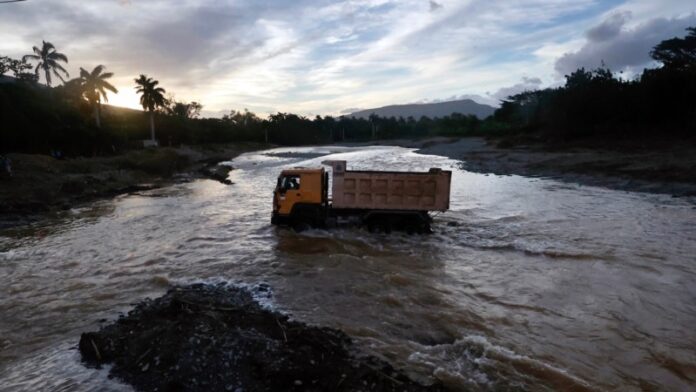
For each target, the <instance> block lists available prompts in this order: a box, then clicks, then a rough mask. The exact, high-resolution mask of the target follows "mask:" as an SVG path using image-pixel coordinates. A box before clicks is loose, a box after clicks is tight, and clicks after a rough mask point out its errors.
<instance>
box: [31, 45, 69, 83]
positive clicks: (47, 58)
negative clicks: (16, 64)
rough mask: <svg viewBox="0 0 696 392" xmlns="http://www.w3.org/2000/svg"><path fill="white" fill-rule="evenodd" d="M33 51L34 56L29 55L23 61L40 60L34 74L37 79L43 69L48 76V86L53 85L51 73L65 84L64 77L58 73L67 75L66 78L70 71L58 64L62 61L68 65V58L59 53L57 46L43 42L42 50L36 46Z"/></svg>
mask: <svg viewBox="0 0 696 392" xmlns="http://www.w3.org/2000/svg"><path fill="white" fill-rule="evenodd" d="M33 49H34V54H28V55H26V56H24V57H22V61H23V62H24V61H27V60H29V59H31V60H38V63H37V64H36V68H35V69H34V73H35V74H36V76H37V78H38V76H39V69H43V70H44V75H45V76H46V85H47V86H50V85H51V72H53V74H54V75H56V76H57V77H58V79H60V80H61V82H65V80H64V79H63V76H61V74H60V73H59V72H58V71H60V72H62V73H63V74H65V77H66V78H67V77H68V76H70V75H69V74H68V71H66V70H65V68H63V66H61V65H60V64H59V63H58V62H59V61H62V62H64V63H67V62H68V58H67V57H66V56H65V55H64V54H63V53H58V52H57V51H56V48H55V46H53V44H52V43H50V42H46V41H43V44H42V46H41V49H39V48H38V47H36V46H34V48H33Z"/></svg>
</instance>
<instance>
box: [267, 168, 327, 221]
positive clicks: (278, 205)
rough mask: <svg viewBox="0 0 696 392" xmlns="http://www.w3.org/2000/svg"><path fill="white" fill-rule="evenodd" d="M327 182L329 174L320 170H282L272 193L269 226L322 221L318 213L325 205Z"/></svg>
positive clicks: (322, 169)
mask: <svg viewBox="0 0 696 392" xmlns="http://www.w3.org/2000/svg"><path fill="white" fill-rule="evenodd" d="M328 182H329V179H328V173H327V172H326V170H324V168H323V167H322V168H319V169H306V168H294V169H288V170H283V171H282V172H281V173H280V176H278V183H277V184H276V188H275V190H274V191H273V216H272V218H271V223H273V224H292V223H294V221H298V220H302V219H304V220H312V221H315V220H317V219H321V218H322V216H321V215H322V214H321V210H322V209H324V207H326V206H327V205H328ZM308 215H311V216H308ZM312 223H313V222H312Z"/></svg>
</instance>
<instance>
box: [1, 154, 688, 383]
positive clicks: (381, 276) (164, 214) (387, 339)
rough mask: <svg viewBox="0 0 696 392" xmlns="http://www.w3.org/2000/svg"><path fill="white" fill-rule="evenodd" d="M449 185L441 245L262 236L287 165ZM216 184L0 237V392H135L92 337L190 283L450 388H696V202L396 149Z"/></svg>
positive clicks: (423, 239) (271, 168) (354, 232)
mask: <svg viewBox="0 0 696 392" xmlns="http://www.w3.org/2000/svg"><path fill="white" fill-rule="evenodd" d="M325 159H345V160H347V161H348V162H349V163H348V164H349V168H354V169H385V170H387V169H389V170H427V169H428V168H430V167H442V168H449V169H451V170H453V171H454V173H453V179H452V181H453V189H452V196H451V200H452V204H451V211H448V212H446V213H442V214H439V215H437V216H435V222H434V225H433V227H434V230H435V233H434V234H432V235H427V236H418V235H412V236H409V235H407V234H401V233H391V234H370V233H368V232H367V231H365V230H360V229H355V228H344V229H338V230H333V231H323V230H310V231H306V232H302V233H294V232H292V231H290V230H286V229H281V228H277V227H273V226H271V225H270V209H271V192H272V189H273V187H274V185H275V178H276V177H277V175H278V173H279V171H280V170H281V168H283V167H292V166H318V165H319V164H320V162H321V161H322V160H325ZM232 163H233V165H234V167H235V168H236V170H234V171H232V172H231V174H230V179H231V180H232V181H233V182H234V183H235V184H234V185H231V186H226V185H223V184H220V183H217V182H213V181H209V180H198V181H194V182H190V183H184V184H178V185H173V186H170V187H167V188H163V189H158V190H154V191H150V192H145V193H142V194H136V195H128V196H123V197H119V198H116V199H114V200H108V201H100V202H95V203H92V204H89V205H87V206H84V207H83V208H79V209H74V210H72V211H69V212H66V213H65V214H63V215H62V216H60V217H56V218H54V219H47V220H45V221H43V222H41V223H39V224H34V225H32V226H31V227H29V228H21V229H12V230H5V231H4V232H0V390H61V391H63V390H65V391H73V390H76V391H90V390H129V387H128V386H125V385H123V384H120V383H119V382H117V381H114V380H109V379H108V378H107V370H106V369H102V370H94V369H86V368H85V367H83V366H82V365H81V363H80V360H79V355H78V352H77V351H76V349H75V347H76V345H77V341H78V340H79V336H80V333H81V332H83V331H87V330H94V329H96V328H98V327H99V326H100V325H101V323H100V319H109V320H111V319H114V318H115V317H117V315H118V313H119V312H125V311H127V310H128V309H129V308H130V306H131V305H130V304H132V303H134V302H136V301H138V300H140V299H142V298H144V297H147V296H150V297H154V296H159V295H161V294H163V293H164V292H165V291H166V289H167V287H168V285H170V284H174V283H189V282H199V281H208V282H218V281H226V282H237V283H240V284H245V285H255V284H259V283H267V284H269V285H270V286H271V288H272V291H273V296H272V298H271V299H270V300H268V301H267V303H268V305H269V306H273V307H276V308H278V309H281V310H284V311H286V312H289V313H291V314H292V315H293V317H295V318H296V319H299V320H302V321H306V322H310V323H316V324H320V325H323V326H330V327H335V328H340V329H342V330H344V331H346V332H347V333H348V334H350V335H351V336H353V337H354V338H355V339H356V342H357V343H358V344H359V345H360V346H361V347H363V348H364V349H366V350H368V351H369V352H371V353H374V354H375V355H379V356H381V357H383V358H385V359H387V360H389V361H390V362H392V363H393V364H394V365H395V366H397V367H400V368H403V369H404V370H405V371H407V372H408V373H409V374H410V375H411V376H412V377H414V378H417V379H420V380H422V381H425V382H427V381H428V380H432V379H434V378H436V379H440V380H442V381H443V382H445V384H446V385H448V386H450V387H452V388H453V389H454V390H458V389H475V390H476V389H480V390H493V389H502V388H513V389H515V388H517V387H521V388H525V389H530V390H568V389H574V390H586V389H587V390H641V389H657V390H668V391H678V390H684V391H686V390H694V389H696V208H695V207H694V206H695V205H696V204H695V203H694V201H693V200H686V199H674V198H670V197H668V196H664V195H651V194H639V193H630V192H620V191H612V190H607V189H603V188H595V187H586V186H578V185H573V184H566V183H560V182H556V181H553V180H547V179H538V178H525V177H517V176H507V177H505V176H493V175H490V176H487V175H482V174H475V173H469V172H466V171H464V170H462V169H460V166H459V162H457V161H453V160H450V159H447V158H443V157H439V156H427V155H420V154H417V153H415V152H414V151H412V150H409V149H404V148H399V147H369V148H347V147H313V148H293V149H290V148H286V149H277V150H273V151H265V152H256V153H248V154H245V155H242V156H240V157H238V158H236V159H234V160H233V162H232Z"/></svg>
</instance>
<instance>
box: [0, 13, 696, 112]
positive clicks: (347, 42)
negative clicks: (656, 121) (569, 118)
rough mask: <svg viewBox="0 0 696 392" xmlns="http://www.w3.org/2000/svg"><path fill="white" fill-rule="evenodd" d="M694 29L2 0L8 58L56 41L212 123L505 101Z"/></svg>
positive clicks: (630, 20)
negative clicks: (154, 86)
mask: <svg viewBox="0 0 696 392" xmlns="http://www.w3.org/2000/svg"><path fill="white" fill-rule="evenodd" d="M688 26H696V3H695V2H693V1H689V0H625V1H622V0H606V1H600V0H347V1H326V0H273V1H270V0H253V1H252V0H249V1H237V0H208V1H204V0H199V1H194V0H177V1H164V0H91V1H84V0H27V1H25V2H19V3H10V4H0V56H3V55H4V56H10V57H14V58H19V57H21V56H22V55H24V54H28V53H30V52H31V48H32V47H33V46H40V45H41V42H42V40H46V41H49V42H51V43H53V44H54V45H55V46H56V48H57V49H58V51H59V52H62V53H64V54H65V55H67V56H68V59H69V63H68V64H67V65H66V69H67V70H68V71H69V72H70V76H71V77H76V76H78V74H79V69H80V67H83V68H86V69H88V70H91V69H92V68H93V67H95V66H97V65H99V64H103V65H104V66H106V68H107V71H110V72H114V77H113V78H112V80H111V81H112V84H114V85H115V86H116V87H117V88H118V90H119V93H118V94H114V95H110V96H109V103H111V104H114V105H119V106H127V107H132V108H138V107H139V105H138V96H137V95H136V93H135V89H134V82H133V79H135V78H137V77H138V75H139V74H146V75H148V76H150V77H153V78H155V79H157V80H159V81H160V84H161V86H162V87H164V88H165V89H166V90H167V92H168V93H171V94H173V97H174V98H175V99H176V100H179V101H198V102H201V103H202V104H203V107H204V110H203V115H207V116H222V115H223V114H225V113H228V112H229V111H230V110H242V109H244V108H248V109H249V110H251V111H253V112H256V113H258V114H260V115H262V116H264V115H266V114H268V113H275V112H292V113H298V114H302V115H307V116H314V115H317V114H319V115H340V114H345V113H350V112H351V111H354V110H357V109H367V108H374V107H379V106H384V105H389V104H404V103H415V102H437V101H443V100H451V99H459V98H471V99H474V100H476V101H478V102H480V103H487V104H492V105H496V104H497V103H498V102H499V101H500V99H503V98H505V97H506V96H508V95H511V94H515V93H518V92H522V91H525V90H531V89H536V88H543V87H548V86H556V85H559V84H562V83H563V81H564V75H566V74H568V73H570V72H572V71H573V70H575V69H577V68H579V67H586V68H590V69H594V68H597V67H599V66H602V65H604V66H606V67H609V68H611V69H612V70H614V71H616V72H622V73H623V76H624V77H626V78H630V77H633V76H634V75H636V74H637V73H639V72H640V71H641V70H642V69H643V68H645V67H654V66H656V64H655V63H654V62H652V61H651V59H650V57H649V51H650V49H651V48H652V47H653V46H654V45H655V44H657V43H658V42H660V41H661V40H663V39H667V38H672V37H674V36H684V35H685V34H686V32H685V28H686V27H688ZM41 79H42V80H43V77H42V78H41Z"/></svg>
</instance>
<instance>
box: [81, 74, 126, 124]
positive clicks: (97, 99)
mask: <svg viewBox="0 0 696 392" xmlns="http://www.w3.org/2000/svg"><path fill="white" fill-rule="evenodd" d="M104 69H105V67H104V66H103V65H97V66H96V67H94V69H93V70H92V72H88V71H87V70H86V69H84V68H80V78H79V84H80V85H81V86H82V91H83V96H84V97H85V98H86V99H87V100H88V101H89V102H90V104H91V105H92V107H93V111H94V122H95V124H96V125H97V128H101V118H100V117H101V115H100V113H101V100H102V98H104V101H106V102H108V101H109V99H108V97H107V96H106V94H107V93H106V90H109V91H111V92H113V93H118V90H117V89H116V87H114V86H112V85H111V83H109V82H107V81H106V79H109V78H111V77H112V76H114V74H113V72H103V71H104Z"/></svg>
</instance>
